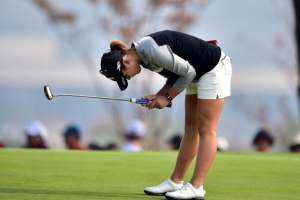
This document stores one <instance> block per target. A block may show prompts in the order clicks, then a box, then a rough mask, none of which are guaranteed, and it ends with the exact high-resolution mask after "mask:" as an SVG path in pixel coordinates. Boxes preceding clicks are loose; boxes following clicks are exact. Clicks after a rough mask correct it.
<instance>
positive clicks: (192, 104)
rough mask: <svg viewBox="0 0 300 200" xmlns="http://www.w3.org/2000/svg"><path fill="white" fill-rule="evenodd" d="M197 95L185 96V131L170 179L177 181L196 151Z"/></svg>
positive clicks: (183, 174) (182, 176)
mask: <svg viewBox="0 0 300 200" xmlns="http://www.w3.org/2000/svg"><path fill="white" fill-rule="evenodd" d="M197 100H198V98H197V95H196V94H195V95H186V97H185V133H184V136H183V139H182V141H181V144H180V149H179V152H178V156H177V161H176V165H175V169H174V171H173V174H172V176H171V180H172V181H174V182H179V181H182V180H183V179H184V176H185V174H186V172H187V170H188V168H189V166H190V164H191V162H192V161H193V159H194V157H195V156H196V154H197V151H198V145H199V134H198V130H197V129H198V128H197Z"/></svg>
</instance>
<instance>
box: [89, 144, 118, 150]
mask: <svg viewBox="0 0 300 200" xmlns="http://www.w3.org/2000/svg"><path fill="white" fill-rule="evenodd" d="M88 149H89V150H118V146H117V145H116V144H115V143H109V144H108V145H107V146H105V147H101V146H100V145H98V144H96V143H90V144H89V146H88Z"/></svg>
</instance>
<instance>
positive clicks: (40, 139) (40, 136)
mask: <svg viewBox="0 0 300 200" xmlns="http://www.w3.org/2000/svg"><path fill="white" fill-rule="evenodd" d="M25 135H26V136H27V138H26V139H27V144H26V146H25V147H26V148H38V149H47V148H48V147H47V145H46V140H47V137H48V131H47V129H46V127H45V126H44V124H42V123H41V122H39V121H37V120H34V121H31V122H30V123H29V124H28V125H27V126H26V127H25Z"/></svg>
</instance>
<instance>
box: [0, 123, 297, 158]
mask: <svg viewBox="0 0 300 200" xmlns="http://www.w3.org/2000/svg"><path fill="white" fill-rule="evenodd" d="M24 134H25V136H26V145H25V146H24V148H38V149H48V148H50V147H49V146H48V144H47V138H48V131H47V128H46V127H45V125H44V124H43V123H42V122H40V121H37V120H33V121H31V122H29V123H28V124H27V126H26V127H25V129H24ZM123 134H124V141H123V144H122V145H121V146H120V147H119V146H118V145H117V143H108V144H107V145H105V146H101V145H99V144H97V143H94V142H92V143H89V144H87V145H85V144H83V142H82V140H81V139H82V132H81V130H80V128H79V127H78V126H77V125H68V126H67V127H66V128H65V130H64V131H63V132H62V134H61V135H62V140H64V144H65V147H66V148H67V149H70V150H122V151H131V152H138V151H143V150H144V148H143V139H144V137H145V135H146V134H147V125H146V123H145V122H143V121H142V120H140V119H133V120H131V121H130V122H129V123H128V124H127V126H126V128H125V130H124V132H123ZM181 140H182V134H180V133H176V134H173V135H172V136H171V137H170V138H169V139H168V140H167V141H166V143H167V146H168V149H170V150H178V149H179V148H180V143H181ZM274 143H275V138H274V136H273V134H272V133H270V131H268V130H267V129H260V130H259V131H258V132H257V133H255V134H254V137H253V140H252V146H253V150H254V151H257V152H270V151H272V147H273V145H274ZM4 147H5V144H4V143H3V142H1V141H0V148H4ZM217 148H218V149H217V150H218V151H228V150H230V144H229V142H228V140H227V139H226V138H224V137H218V138H217ZM288 150H289V151H290V152H298V153H300V133H298V135H296V136H295V137H294V138H293V139H292V141H291V142H290V144H289V146H288Z"/></svg>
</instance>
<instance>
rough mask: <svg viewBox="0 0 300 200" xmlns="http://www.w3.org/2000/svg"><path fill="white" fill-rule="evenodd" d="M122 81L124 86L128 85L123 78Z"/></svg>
mask: <svg viewBox="0 0 300 200" xmlns="http://www.w3.org/2000/svg"><path fill="white" fill-rule="evenodd" d="M121 80H122V83H123V85H126V82H125V80H124V78H123V77H122V78H121Z"/></svg>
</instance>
